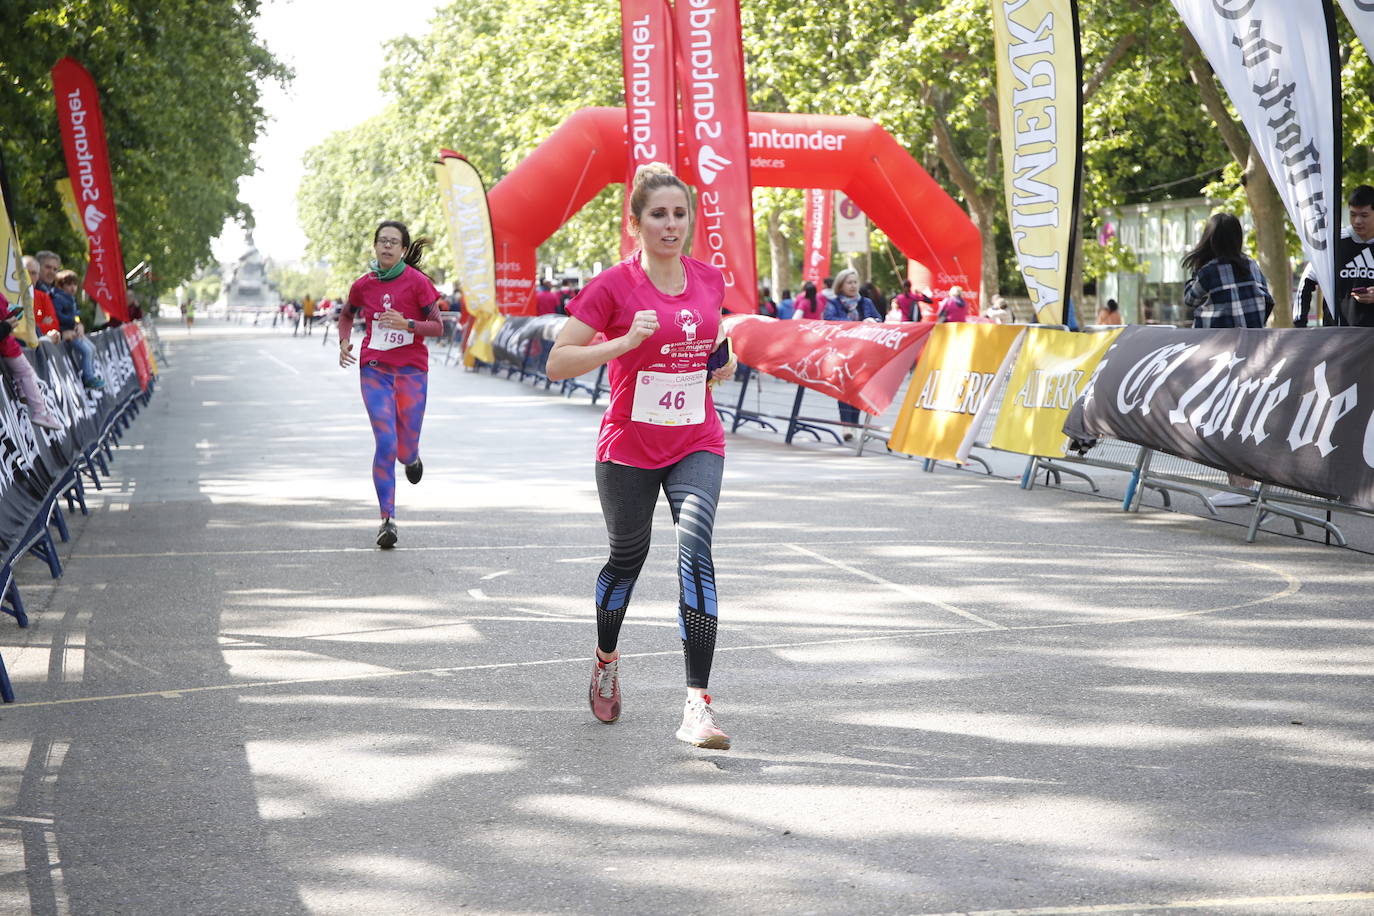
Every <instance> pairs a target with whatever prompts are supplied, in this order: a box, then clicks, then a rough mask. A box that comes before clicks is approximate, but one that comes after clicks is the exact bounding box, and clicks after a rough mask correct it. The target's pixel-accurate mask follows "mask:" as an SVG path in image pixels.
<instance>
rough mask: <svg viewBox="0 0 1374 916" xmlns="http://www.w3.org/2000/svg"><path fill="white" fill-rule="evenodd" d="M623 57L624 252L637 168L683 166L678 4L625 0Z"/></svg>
mask: <svg viewBox="0 0 1374 916" xmlns="http://www.w3.org/2000/svg"><path fill="white" fill-rule="evenodd" d="M620 58H621V69H622V71H623V72H624V74H625V136H626V157H625V158H626V163H625V166H626V168H625V210H624V213H623V215H622V218H621V228H620V256H621V257H622V258H623V257H627V256H628V255H629V253H630V252H631V251H632V250H634V248H635V240H634V239H633V238H631V236H630V233H629V225H630V191H631V190H632V189H633V188H634V177H635V171H636V170H637V169H638V168H639V167H640V166H641V165H647V164H648V163H650V162H662V163H664V164H665V165H667V166H668V167H669V168H670V169H673V170H674V171H676V170H677V82H676V79H675V77H676V67H675V63H676V57H675V56H674V54H673V9H672V7H671V6H669V5H668V0H620Z"/></svg>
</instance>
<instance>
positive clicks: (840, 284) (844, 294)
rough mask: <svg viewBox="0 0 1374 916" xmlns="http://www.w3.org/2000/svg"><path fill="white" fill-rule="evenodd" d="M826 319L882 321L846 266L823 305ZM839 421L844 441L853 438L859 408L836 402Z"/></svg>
mask: <svg viewBox="0 0 1374 916" xmlns="http://www.w3.org/2000/svg"><path fill="white" fill-rule="evenodd" d="M825 320H826V321H882V320H883V316H882V315H881V314H879V313H878V309H877V307H876V306H874V305H873V303H872V301H871V300H869V299H868V298H867V297H866V296H860V295H859V272H858V271H857V270H854V269H853V268H846V269H845V270H842V271H840V272H839V274H838V275H837V276H836V277H835V298H834V299H832V300H830V303H829V304H828V305H826V307H825ZM838 403H839V405H840V422H841V423H843V424H845V432H844V441H846V442H849V441H850V440H852V439H853V438H854V433H853V432H852V431H851V429H850V427H854V426H858V425H859V408H857V407H855V406H854V405H853V404H846V403H845V402H844V401H839V402H838Z"/></svg>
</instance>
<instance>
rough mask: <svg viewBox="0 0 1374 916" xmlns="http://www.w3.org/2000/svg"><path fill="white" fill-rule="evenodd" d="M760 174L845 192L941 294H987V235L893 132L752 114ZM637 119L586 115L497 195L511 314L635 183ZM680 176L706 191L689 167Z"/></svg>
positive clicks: (504, 295)
mask: <svg viewBox="0 0 1374 916" xmlns="http://www.w3.org/2000/svg"><path fill="white" fill-rule="evenodd" d="M749 146H750V155H751V158H750V171H751V172H752V175H753V182H754V184H755V185H756V186H759V187H780V188H833V189H835V190H838V191H843V192H844V193H845V194H846V195H848V196H849V197H850V198H851V199H852V200H853V201H854V202H855V203H856V204H858V205H859V207H860V208H861V209H862V210H863V211H864V213H866V214H868V217H869V219H871V220H873V222H874V224H875V225H877V226H878V228H880V229H882V230H883V232H884V233H886V234H887V236H888V238H890V239H891V240H892V242H893V244H895V245H896V246H897V248H898V249H900V250H901V252H902V253H903V254H904V255H906V256H907V257H908V258H911V259H912V260H915V261H919V262H921V263H922V264H924V265H926V266H927V267H929V268H930V269H931V272H932V274H933V282H934V284H935V285H936V286H950V285H952V284H958V285H960V286H962V287H964V288H965V289H966V290H970V291H972V292H973V293H974V294H975V295H976V294H977V292H978V286H979V281H980V278H981V276H982V257H983V255H982V241H981V238H980V236H979V234H978V230H977V228H976V227H975V226H974V225H973V223H972V221H970V220H969V218H968V214H967V213H965V212H964V209H963V207H961V206H959V204H958V203H956V202H955V201H954V200H953V199H952V198H951V197H950V196H949V195H948V194H946V193H945V192H944V190H943V189H941V187H940V186H939V185H938V184H936V183H935V180H934V179H933V178H931V177H930V175H928V174H927V173H926V171H925V170H924V169H922V168H921V167H920V166H919V165H918V164H917V163H916V160H914V159H912V158H911V156H910V154H909V153H907V151H906V150H904V149H902V147H900V146H899V145H898V144H897V141H895V140H893V139H892V136H891V135H890V134H888V132H887V131H885V130H883V128H882V127H880V126H879V125H878V124H876V123H874V122H873V121H870V120H868V119H866V118H852V117H838V116H832V115H796V114H770V113H763V112H751V113H750V115H749ZM625 171H626V154H625V109H623V108H584V109H582V110H581V111H579V112H577V113H576V114H574V115H573V116H572V117H571V118H569V119H568V120H567V121H566V122H564V124H563V125H562V126H561V127H559V128H558V130H556V131H554V133H553V135H552V136H550V137H549V139H547V140H545V141H544V142H543V143H542V144H541V145H540V146H539V147H538V148H537V149H535V150H534V151H533V152H532V153H530V155H529V156H527V157H526V158H525V160H524V161H523V162H521V163H520V165H518V166H517V167H516V168H515V169H514V170H513V171H511V172H510V174H508V175H506V177H505V178H503V179H501V180H500V181H499V182H497V183H496V185H495V186H494V187H493V188H492V189H491V191H490V193H489V194H488V200H489V202H490V206H491V222H492V231H493V234H494V236H495V247H496V250H495V254H496V262H497V263H496V284H497V288H498V298H499V301H500V305H501V310H502V311H503V312H506V313H508V314H532V313H533V310H534V283H535V251H536V249H537V248H538V247H539V246H540V245H541V244H543V243H544V242H545V241H546V240H547V239H548V238H549V237H550V236H551V235H553V234H554V233H555V232H556V231H558V228H559V227H560V226H562V225H563V224H564V223H566V222H567V221H568V219H569V218H570V217H571V216H572V215H573V214H574V213H576V212H577V211H578V210H579V209H581V208H582V207H583V206H585V205H586V204H587V202H588V201H589V200H591V199H592V198H593V197H595V196H596V195H597V194H598V193H600V192H601V190H602V189H603V188H605V187H606V186H607V185H608V184H615V183H621V182H624V180H625ZM678 174H679V175H681V176H682V177H683V179H684V180H686V181H687V182H688V183H689V184H695V183H696V182H695V178H696V173H695V171H694V169H693V168H692V164H691V163H690V162H687V161H682V162H679V163H678Z"/></svg>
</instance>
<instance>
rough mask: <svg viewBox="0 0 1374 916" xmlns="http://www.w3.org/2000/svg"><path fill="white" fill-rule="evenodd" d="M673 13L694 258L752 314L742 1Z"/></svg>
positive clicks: (681, 7) (695, 0) (697, 4)
mask: <svg viewBox="0 0 1374 916" xmlns="http://www.w3.org/2000/svg"><path fill="white" fill-rule="evenodd" d="M673 13H674V25H675V28H674V32H675V37H676V41H677V50H678V63H679V69H678V78H679V88H680V91H681V94H682V127H683V137H684V152H685V153H686V157H687V160H688V161H689V163H690V164H691V167H692V170H693V171H694V172H695V173H696V181H695V182H693V183H694V184H695V185H696V188H697V210H696V220H695V222H696V226H695V228H694V230H693V234H692V257H694V258H696V259H697V260H699V261H706V262H707V263H709V264H711V265H712V266H714V267H717V268H719V269H720V272H721V273H722V274H723V275H724V277H725V302H724V308H725V310H726V311H727V312H743V313H746V314H751V315H752V314H754V313H755V312H757V311H758V265H757V264H756V263H755V251H754V197H753V181H752V179H751V177H750V174H749V105H748V101H747V99H746V97H745V93H744V46H743V45H742V44H741V42H740V24H739V0H677V3H676V5H675V6H674V8H673Z"/></svg>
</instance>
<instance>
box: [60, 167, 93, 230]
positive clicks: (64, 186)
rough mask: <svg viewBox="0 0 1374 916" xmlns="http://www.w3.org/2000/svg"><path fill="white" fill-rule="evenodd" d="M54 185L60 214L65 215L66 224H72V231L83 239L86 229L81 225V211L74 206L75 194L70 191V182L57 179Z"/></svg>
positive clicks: (66, 179) (68, 179)
mask: <svg viewBox="0 0 1374 916" xmlns="http://www.w3.org/2000/svg"><path fill="white" fill-rule="evenodd" d="M55 184H56V185H57V196H58V198H59V199H60V200H61V201H62V212H63V213H65V214H67V222H69V223H71V224H72V231H73V232H75V233H76V234H77V235H78V236H79V237H81V238H83V239H84V238H85V237H86V227H85V226H83V225H82V224H81V209H80V208H79V207H78V206H77V205H76V194H75V193H74V192H73V191H72V180H71V179H70V178H59V179H57V181H56V182H55Z"/></svg>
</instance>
